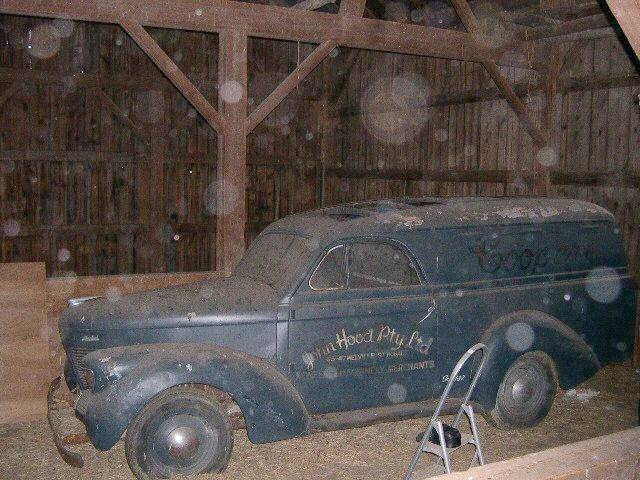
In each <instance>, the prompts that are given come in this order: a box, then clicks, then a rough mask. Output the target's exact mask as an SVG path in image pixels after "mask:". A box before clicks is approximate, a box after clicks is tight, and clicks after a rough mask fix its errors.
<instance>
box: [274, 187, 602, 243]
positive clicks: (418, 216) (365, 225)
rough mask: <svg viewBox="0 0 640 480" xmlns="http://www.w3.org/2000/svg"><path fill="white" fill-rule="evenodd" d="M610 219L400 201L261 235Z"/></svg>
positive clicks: (483, 202)
mask: <svg viewBox="0 0 640 480" xmlns="http://www.w3.org/2000/svg"><path fill="white" fill-rule="evenodd" d="M612 220H613V215H612V214H611V213H610V212H609V211H608V210H606V209H604V208H602V207H600V206H598V205H595V204H593V203H589V202H584V201H581V200H572V199H563V198H547V197H402V198H393V199H387V200H375V201H368V202H356V203H346V204H342V205H336V206H332V207H327V208H322V209H318V210H311V211H308V212H303V213H298V214H294V215H289V216H287V217H285V218H283V219H281V220H278V221H276V222H274V223H272V224H271V225H269V226H268V227H267V228H266V229H265V231H264V232H265V233H273V232H290V233H298V234H303V235H307V236H310V237H314V238H318V239H320V238H324V239H330V238H340V237H348V236H360V235H380V234H388V233H390V232H394V231H405V230H422V229H430V228H447V227H460V226H466V225H475V226H480V225H509V224H511V225H513V224H539V223H548V222H580V221H612Z"/></svg>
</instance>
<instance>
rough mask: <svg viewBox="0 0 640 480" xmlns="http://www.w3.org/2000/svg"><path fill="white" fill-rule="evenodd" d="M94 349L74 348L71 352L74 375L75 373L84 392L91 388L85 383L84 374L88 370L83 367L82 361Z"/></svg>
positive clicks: (70, 357) (70, 358)
mask: <svg viewBox="0 0 640 480" xmlns="http://www.w3.org/2000/svg"><path fill="white" fill-rule="evenodd" d="M93 350H94V349H92V348H82V347H75V348H72V349H71V351H70V352H69V360H70V361H71V368H73V373H75V375H76V378H77V379H78V385H80V388H81V389H82V390H85V389H87V388H89V386H88V385H87V384H86V383H85V381H84V372H85V371H86V370H87V369H86V368H85V367H83V366H82V359H83V358H84V357H85V355H87V354H88V353H91V352H92V351H93Z"/></svg>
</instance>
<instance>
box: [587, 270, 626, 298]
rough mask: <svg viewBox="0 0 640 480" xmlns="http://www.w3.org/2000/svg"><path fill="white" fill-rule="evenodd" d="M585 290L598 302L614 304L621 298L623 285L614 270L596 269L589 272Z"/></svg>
mask: <svg viewBox="0 0 640 480" xmlns="http://www.w3.org/2000/svg"><path fill="white" fill-rule="evenodd" d="M585 288H586V289H587V293H588V294H589V296H590V297H591V298H592V299H594V300H595V301H596V302H598V303H613V302H614V301H615V300H616V299H617V298H618V297H619V296H620V290H622V285H621V284H620V279H619V278H618V274H617V273H616V271H615V270H614V269H613V268H611V267H596V268H594V269H593V270H591V272H589V275H588V276H587V282H586V286H585Z"/></svg>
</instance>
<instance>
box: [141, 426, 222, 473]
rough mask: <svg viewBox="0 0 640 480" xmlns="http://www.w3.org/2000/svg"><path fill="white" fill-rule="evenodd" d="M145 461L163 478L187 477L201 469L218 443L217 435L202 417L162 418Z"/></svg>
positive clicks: (152, 436)
mask: <svg viewBox="0 0 640 480" xmlns="http://www.w3.org/2000/svg"><path fill="white" fill-rule="evenodd" d="M151 441H152V445H151V447H152V448H150V449H149V455H148V457H149V458H147V460H148V461H149V462H150V463H152V464H154V465H155V467H156V469H157V470H158V471H159V472H162V473H163V475H165V476H171V475H174V474H182V475H190V474H194V473H199V472H200V471H201V469H202V468H204V467H205V466H206V465H207V464H208V462H209V460H210V458H211V455H212V454H213V452H214V451H215V448H216V446H217V443H218V432H217V430H216V429H214V428H212V427H211V425H210V424H209V423H208V422H207V421H206V420H205V419H203V418H202V417H199V416H195V415H189V414H178V415H173V416H170V417H168V418H165V419H162V420H161V421H160V422H158V425H157V428H156V429H155V431H154V432H153V433H152V435H151Z"/></svg>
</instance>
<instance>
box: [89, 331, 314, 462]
mask: <svg viewBox="0 0 640 480" xmlns="http://www.w3.org/2000/svg"><path fill="white" fill-rule="evenodd" d="M83 363H84V365H85V366H86V367H87V368H89V369H91V370H92V371H93V372H94V374H95V376H96V387H95V390H96V391H95V392H93V393H88V392H85V393H83V395H82V396H81V397H80V399H79V400H78V402H77V404H76V409H77V410H78V412H79V414H80V416H81V417H82V418H83V420H84V422H85V425H86V427H87V432H88V434H89V437H90V439H91V443H93V445H94V446H95V447H96V448H98V449H99V450H108V449H110V448H111V447H112V446H113V445H115V443H116V442H117V441H118V440H119V439H120V437H121V436H122V434H123V433H124V431H125V430H126V428H127V427H128V425H129V423H130V422H131V420H133V419H134V418H135V417H136V416H137V415H138V414H139V413H140V412H141V411H142V409H143V408H144V406H145V405H146V404H147V403H148V402H149V401H150V400H151V399H152V398H153V397H154V396H156V395H157V394H159V393H160V392H162V391H163V390H166V389H167V388H170V387H174V386H176V385H182V384H203V385H209V386H212V387H214V388H217V389H219V390H222V391H223V392H226V393H228V394H229V395H231V397H232V398H233V399H234V401H235V402H236V403H237V404H238V406H239V407H240V410H241V411H242V413H243V415H244V418H245V424H246V428H247V435H248V437H249V440H251V442H253V443H267V442H273V441H277V440H284V439H287V438H292V437H297V436H300V435H303V434H305V433H307V432H308V427H309V415H308V413H307V410H306V408H305V406H304V403H303V402H302V398H301V397H300V395H299V393H298V391H297V390H296V389H295V387H294V386H293V384H292V383H291V382H290V381H289V379H288V378H287V377H285V376H284V375H283V374H282V373H280V372H279V371H278V370H277V368H276V367H275V366H274V365H272V364H270V363H268V362H267V361H265V360H262V359H259V358H256V357H253V356H251V355H248V354H246V353H242V352H237V351H234V350H229V349H226V348H222V347H217V346H213V345H207V344H192V343H188V344H185V343H171V344H152V345H138V346H131V347H116V348H109V349H103V350H97V351H95V352H92V353H90V354H88V355H87V356H86V357H85V358H84V359H83Z"/></svg>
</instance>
